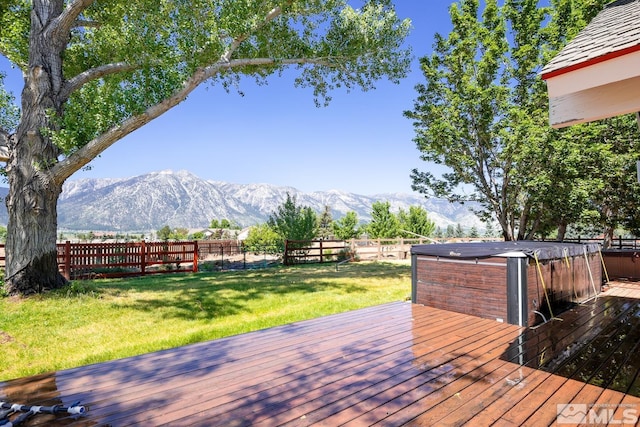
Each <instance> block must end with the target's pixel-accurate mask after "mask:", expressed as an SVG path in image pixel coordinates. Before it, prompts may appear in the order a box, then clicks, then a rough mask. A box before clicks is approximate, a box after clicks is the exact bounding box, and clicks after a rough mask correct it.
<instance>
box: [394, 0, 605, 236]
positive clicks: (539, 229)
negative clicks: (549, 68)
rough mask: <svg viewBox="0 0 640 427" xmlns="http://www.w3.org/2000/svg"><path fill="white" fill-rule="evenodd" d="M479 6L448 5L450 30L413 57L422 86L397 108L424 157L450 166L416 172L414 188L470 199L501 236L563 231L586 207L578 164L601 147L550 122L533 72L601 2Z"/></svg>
mask: <svg viewBox="0 0 640 427" xmlns="http://www.w3.org/2000/svg"><path fill="white" fill-rule="evenodd" d="M484 3H485V6H484V10H482V12H481V13H480V2H479V1H478V0H460V1H459V2H457V3H455V4H453V5H452V6H451V9H450V15H451V21H452V24H453V30H452V31H451V33H450V34H449V35H448V37H446V38H445V37H443V36H440V35H436V42H435V46H434V53H433V54H432V55H431V56H428V57H424V58H422V59H421V65H422V70H423V73H424V75H425V78H426V83H425V84H422V85H418V86H417V91H418V98H417V99H416V102H415V106H414V110H413V111H408V112H406V113H405V115H406V116H407V117H409V118H411V119H413V122H414V126H415V129H416V137H415V141H416V143H417V145H418V148H419V150H420V151H421V157H422V159H423V160H426V161H429V162H435V163H438V164H442V165H444V166H446V167H447V169H448V170H447V172H446V173H444V174H443V175H442V176H441V177H438V176H436V175H435V174H434V173H433V172H432V171H429V170H427V171H420V170H417V169H416V170H414V171H413V172H412V178H413V188H414V189H415V190H417V191H420V192H422V193H424V194H425V195H435V196H439V197H445V198H448V199H449V200H452V201H476V202H478V203H479V206H480V208H479V209H477V210H476V212H477V213H478V214H479V216H480V217H481V218H482V219H483V220H485V221H486V222H491V221H494V220H497V222H498V223H499V225H500V227H501V230H502V235H503V237H504V238H505V240H517V239H530V238H533V237H534V235H536V234H540V233H542V234H545V233H549V231H550V229H553V228H555V229H556V230H557V231H558V235H559V236H562V235H563V234H564V230H566V227H567V225H568V224H570V223H572V222H574V221H577V220H578V219H579V218H580V217H581V216H582V215H583V212H584V210H585V209H589V205H590V197H591V193H590V189H591V188H592V187H593V186H594V182H593V178H594V177H593V175H587V174H585V169H584V166H585V165H587V164H589V163H590V162H591V163H593V157H591V155H594V156H596V157H597V153H598V152H599V149H598V148H597V147H596V148H595V149H593V150H592V149H591V148H589V149H585V148H584V147H583V146H581V144H582V143H583V141H579V140H575V139H571V138H565V137H563V135H562V133H561V132H558V131H554V130H552V129H551V128H550V127H549V124H548V107H547V105H548V98H547V94H546V87H545V85H544V82H543V81H542V80H541V79H540V77H539V72H540V70H541V68H542V66H543V65H544V64H545V63H546V61H547V60H548V59H549V58H550V56H551V55H552V54H553V53H555V52H557V50H558V49H560V48H561V47H562V45H563V44H564V43H566V42H567V40H568V39H567V37H570V36H571V35H572V34H573V35H575V33H577V30H579V29H580V28H581V27H582V26H584V24H585V23H586V22H588V21H589V19H590V17H592V16H593V14H594V13H595V12H596V11H597V10H599V9H598V7H596V6H595V4H596V3H600V7H601V6H602V4H604V1H602V0H594V1H589V2H577V1H574V0H556V1H553V2H552V3H553V4H552V5H553V7H540V6H539V1H537V0H506V1H504V2H503V4H502V5H501V6H500V5H499V4H498V2H497V1H496V0H487V1H485V2H484Z"/></svg>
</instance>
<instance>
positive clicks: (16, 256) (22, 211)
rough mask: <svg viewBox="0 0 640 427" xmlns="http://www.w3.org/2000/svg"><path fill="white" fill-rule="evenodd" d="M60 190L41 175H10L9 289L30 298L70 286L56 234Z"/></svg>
mask: <svg viewBox="0 0 640 427" xmlns="http://www.w3.org/2000/svg"><path fill="white" fill-rule="evenodd" d="M59 194H60V188H59V187H57V186H52V185H51V183H48V182H46V178H45V179H43V177H42V175H41V174H39V173H30V174H19V173H11V174H10V176H9V195H8V197H7V209H8V211H9V227H8V228H7V245H6V248H7V250H6V257H7V258H6V278H5V287H6V290H7V292H8V293H9V294H10V295H29V294H33V293H39V292H43V291H45V290H47V289H55V288H58V287H60V286H62V285H64V284H65V283H66V280H65V279H64V277H62V275H61V274H60V273H59V271H58V262H57V249H56V235H57V210H56V208H57V201H58V196H59Z"/></svg>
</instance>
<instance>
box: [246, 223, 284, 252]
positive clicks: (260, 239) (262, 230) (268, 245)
mask: <svg viewBox="0 0 640 427" xmlns="http://www.w3.org/2000/svg"><path fill="white" fill-rule="evenodd" d="M242 244H243V246H244V247H245V249H246V250H248V251H250V252H260V253H261V252H276V251H278V250H280V251H282V250H283V246H282V238H281V237H280V235H279V234H278V233H276V231H275V230H274V229H273V228H271V227H270V226H269V224H259V225H254V226H253V227H251V228H249V234H248V236H247V238H246V239H245V240H244V241H243V242H242Z"/></svg>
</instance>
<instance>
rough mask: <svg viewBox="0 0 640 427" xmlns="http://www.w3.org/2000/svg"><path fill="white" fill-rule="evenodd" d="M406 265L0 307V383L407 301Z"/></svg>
mask: <svg viewBox="0 0 640 427" xmlns="http://www.w3.org/2000/svg"><path fill="white" fill-rule="evenodd" d="M410 293H411V267H410V265H409V264H408V263H385V262H373V263H372V262H367V263H351V264H346V265H343V266H341V267H340V269H339V271H336V269H335V266H334V265H319V264H316V265H308V266H298V267H281V268H273V269H265V270H253V271H241V272H217V273H197V274H175V275H163V276H162V275H158V276H147V277H142V278H135V279H120V280H115V279H113V280H97V281H86V282H74V283H73V284H71V285H70V286H69V287H68V288H65V289H62V290H59V291H56V292H52V293H49V294H46V295H43V296H37V297H31V298H26V299H15V298H0V354H1V357H0V381H1V380H7V379H12V378H17V377H22V376H26V375H32V374H36V373H41V372H48V371H53V370H59V369H64V368H70V367H74V366H80V365H86V364H90V363H96V362H103V361H106V360H111V359H116V358H121V357H127V356H132V355H136V354H141V353H147V352H152V351H157V350H161V349H165V348H171V347H177V346H181V345H185V344H190V343H195V342H199V341H204V340H210V339H215V338H221V337H224V336H229V335H235V334H239V333H243V332H248V331H253V330H257V329H263V328H268V327H271V326H275V325H281V324H285V323H290V322H294V321H298V320H303V319H310V318H314V317H318V316H322V315H327V314H332V313H338V312H343V311H347V310H354V309H357V308H362V307H367V306H371V305H376V304H382V303H386V302H390V301H399V300H405V299H407V298H409V296H410Z"/></svg>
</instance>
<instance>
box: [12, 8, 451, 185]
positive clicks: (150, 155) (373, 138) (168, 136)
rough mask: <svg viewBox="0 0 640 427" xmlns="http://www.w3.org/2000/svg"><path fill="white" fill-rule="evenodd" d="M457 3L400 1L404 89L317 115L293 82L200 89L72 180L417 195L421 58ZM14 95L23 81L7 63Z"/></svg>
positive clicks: (351, 98) (355, 99) (349, 99)
mask: <svg viewBox="0 0 640 427" xmlns="http://www.w3.org/2000/svg"><path fill="white" fill-rule="evenodd" d="M451 3H452V1H451V0H396V1H395V4H396V11H397V12H398V15H399V16H400V17H401V18H410V19H411V21H412V24H413V30H412V32H411V35H410V37H409V39H408V43H409V44H410V45H411V46H412V49H413V54H414V60H413V63H412V68H411V71H410V74H409V76H408V77H407V78H406V79H404V80H403V81H402V82H401V84H399V85H394V84H392V83H390V82H388V81H380V82H379V83H378V84H377V89H376V90H373V91H369V92H361V91H360V90H356V91H352V92H351V93H349V94H347V93H346V92H345V91H336V92H333V93H332V97H333V100H332V102H331V103H330V104H329V106H328V107H321V108H317V107H315V104H314V102H313V96H312V93H311V91H310V90H304V89H296V88H295V87H294V86H293V77H292V75H293V74H292V73H289V76H288V77H287V76H285V77H284V78H278V77H277V76H273V77H271V78H270V80H269V84H268V85H267V86H256V85H255V84H253V83H252V82H245V84H244V85H243V86H242V87H241V88H240V89H241V90H242V91H243V93H244V96H240V95H238V93H237V92H230V93H226V92H225V91H224V90H223V89H222V88H208V89H207V88H204V87H203V88H199V89H198V90H196V92H195V93H194V94H192V95H191V96H190V97H189V98H188V99H187V100H186V101H185V102H183V103H182V104H180V105H179V106H177V107H176V108H174V109H173V110H172V111H169V112H168V113H166V114H164V115H163V116H161V117H160V118H158V119H156V120H155V121H154V122H152V123H150V124H148V125H147V126H145V127H144V128H141V129H139V130H137V131H136V132H134V133H132V134H131V135H129V136H127V137H125V138H124V139H122V140H121V141H119V142H117V143H116V144H115V145H113V146H112V147H110V148H109V149H107V150H106V151H105V152H104V153H103V154H102V155H101V156H100V157H99V158H97V159H95V160H94V161H93V162H91V170H89V171H79V172H77V173H76V174H74V175H73V176H72V177H71V178H70V179H72V180H73V179H80V178H124V177H132V176H136V175H141V174H145V173H148V172H153V171H159V170H165V169H173V170H176V171H177V170H188V171H190V172H192V173H194V174H195V175H197V176H199V177H201V178H204V179H211V180H216V181H226V182H232V183H238V184H250V183H267V184H274V185H288V186H292V187H295V188H297V189H299V190H301V191H307V192H310V191H326V190H331V189H335V190H343V191H347V192H352V193H357V194H365V195H373V194H378V193H390V192H392V193H398V192H400V193H410V192H411V179H410V177H409V174H410V172H411V170H412V169H413V168H415V167H418V168H421V169H423V168H426V167H427V166H428V165H427V164H425V163H424V162H423V161H421V160H420V159H419V155H420V153H419V151H418V150H417V148H416V146H415V143H414V142H413V141H412V139H413V137H414V130H413V126H412V124H411V121H410V120H408V119H406V118H404V117H403V115H402V113H403V111H405V110H410V109H412V107H413V101H414V99H415V97H416V92H415V89H414V87H415V85H416V84H417V83H420V82H423V80H424V78H423V76H422V73H421V72H420V70H419V65H418V58H420V57H422V56H425V55H427V54H430V53H431V50H432V44H433V35H434V34H435V33H436V32H439V33H441V34H444V35H446V34H448V32H449V30H450V28H451V24H450V20H449V15H448V8H449V5H450V4H451ZM0 70H1V71H3V72H5V73H6V74H7V79H6V81H5V83H7V85H8V87H9V88H13V89H14V93H15V94H16V95H19V90H20V89H19V88H20V87H21V83H22V78H21V75H20V73H19V72H18V71H17V70H15V69H12V68H10V66H9V63H8V62H7V61H6V60H5V59H4V58H1V59H0Z"/></svg>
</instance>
